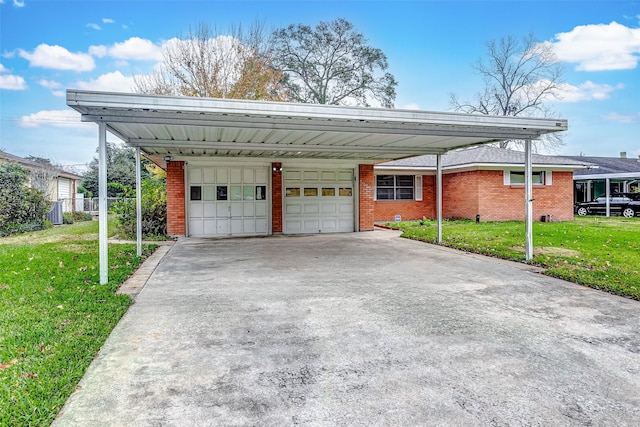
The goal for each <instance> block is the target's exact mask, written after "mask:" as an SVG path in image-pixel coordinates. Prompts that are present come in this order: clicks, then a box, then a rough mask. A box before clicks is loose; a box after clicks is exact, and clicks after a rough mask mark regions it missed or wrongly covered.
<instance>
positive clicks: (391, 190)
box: [376, 175, 415, 200]
mask: <svg viewBox="0 0 640 427" xmlns="http://www.w3.org/2000/svg"><path fill="white" fill-rule="evenodd" d="M414 182H415V179H414V176H413V175H376V199H377V200H413V189H414Z"/></svg>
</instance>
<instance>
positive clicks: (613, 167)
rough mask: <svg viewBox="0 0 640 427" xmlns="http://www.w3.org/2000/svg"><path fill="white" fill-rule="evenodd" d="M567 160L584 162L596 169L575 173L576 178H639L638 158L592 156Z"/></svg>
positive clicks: (573, 157)
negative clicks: (594, 166)
mask: <svg viewBox="0 0 640 427" xmlns="http://www.w3.org/2000/svg"><path fill="white" fill-rule="evenodd" d="M568 158H569V159H574V160H578V159H580V160H584V161H585V162H589V163H592V164H594V165H596V166H597V168H594V169H591V170H579V171H575V173H574V175H575V176H576V178H581V179H587V178H586V177H587V176H589V177H597V178H607V176H608V177H623V176H626V177H629V178H632V177H633V178H638V177H640V158H638V159H634V158H623V157H594V156H571V157H568Z"/></svg>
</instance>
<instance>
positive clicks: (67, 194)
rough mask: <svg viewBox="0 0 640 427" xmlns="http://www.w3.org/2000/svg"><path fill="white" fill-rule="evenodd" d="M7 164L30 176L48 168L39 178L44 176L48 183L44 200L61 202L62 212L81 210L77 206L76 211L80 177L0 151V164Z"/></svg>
mask: <svg viewBox="0 0 640 427" xmlns="http://www.w3.org/2000/svg"><path fill="white" fill-rule="evenodd" d="M9 162H11V163H17V164H19V165H20V166H22V167H23V168H25V169H27V170H28V171H29V172H30V173H31V174H34V173H35V174H37V173H38V172H40V171H42V170H43V168H44V169H47V168H49V169H50V171H47V173H46V174H40V176H46V178H47V180H48V181H50V182H49V185H48V188H47V189H46V191H45V198H46V199H47V200H49V201H60V202H62V210H63V211H64V212H72V211H75V210H80V209H81V206H78V209H76V193H77V189H78V187H79V186H80V182H81V181H82V177H81V176H80V175H76V174H74V173H71V172H67V171H65V170H62V169H59V168H55V167H52V166H46V165H45V166H43V164H42V163H39V162H36V161H32V160H29V159H25V158H23V157H19V156H15V155H13V154H9V153H6V152H4V151H0V163H9Z"/></svg>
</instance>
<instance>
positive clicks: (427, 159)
mask: <svg viewBox="0 0 640 427" xmlns="http://www.w3.org/2000/svg"><path fill="white" fill-rule="evenodd" d="M523 159H524V153H522V152H519V151H513V150H506V149H501V148H495V147H490V146H479V147H472V148H466V149H461V150H455V151H450V152H448V153H447V154H445V155H443V156H442V169H443V181H442V194H443V202H442V209H443V216H444V217H445V218H469V219H475V218H476V215H479V216H480V220H482V221H505V220H522V219H524V217H525V204H524V203H520V201H521V200H522V199H523V197H524V164H523ZM532 162H533V175H532V177H533V199H534V202H533V218H534V219H536V220H540V219H542V217H543V216H544V217H545V218H544V219H545V220H553V221H566V220H571V219H573V173H574V170H582V169H586V168H587V167H589V166H590V164H589V163H588V162H585V161H584V160H582V159H575V158H566V157H557V156H543V155H537V154H533V155H532ZM435 174H436V158H435V156H429V155H427V156H418V157H412V158H408V159H402V160H396V161H391V162H386V163H379V164H377V165H376V166H375V177H376V191H375V221H376V222H385V221H394V220H395V219H396V216H399V217H400V218H401V219H403V220H416V219H421V218H423V217H427V218H435V216H436V191H435V186H436V184H435Z"/></svg>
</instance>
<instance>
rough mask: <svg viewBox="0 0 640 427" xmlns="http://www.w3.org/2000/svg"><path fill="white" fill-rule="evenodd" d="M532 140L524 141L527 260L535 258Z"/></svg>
mask: <svg viewBox="0 0 640 427" xmlns="http://www.w3.org/2000/svg"><path fill="white" fill-rule="evenodd" d="M531 173H532V165H531V140H530V139H527V140H525V142H524V188H525V191H524V199H525V260H527V261H531V260H532V259H533V188H532V182H531Z"/></svg>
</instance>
